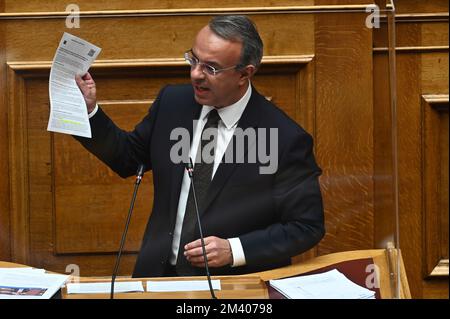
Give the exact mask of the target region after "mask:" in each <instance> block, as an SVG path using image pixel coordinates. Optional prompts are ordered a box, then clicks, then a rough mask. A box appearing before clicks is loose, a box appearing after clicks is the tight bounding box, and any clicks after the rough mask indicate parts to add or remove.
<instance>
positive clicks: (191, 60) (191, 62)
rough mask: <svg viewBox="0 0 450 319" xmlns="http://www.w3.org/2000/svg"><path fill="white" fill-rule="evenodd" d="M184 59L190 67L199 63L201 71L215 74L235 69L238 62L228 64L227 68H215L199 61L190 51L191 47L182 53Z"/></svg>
mask: <svg viewBox="0 0 450 319" xmlns="http://www.w3.org/2000/svg"><path fill="white" fill-rule="evenodd" d="M184 59H185V60H186V62H187V63H189V65H190V66H191V68H192V69H193V68H195V67H196V66H197V65H199V66H200V67H201V69H202V71H203V73H206V74H209V75H212V76H215V75H217V74H218V73H220V72H223V71H227V70H231V69H236V68H237V67H238V66H239V64H236V65H233V66H230V67H228V68H223V69H217V68H215V67H213V66H212V65H209V64H206V63H203V62H200V60H199V59H198V58H197V57H196V56H195V55H194V52H192V49H190V50H188V51H186V52H185V53H184Z"/></svg>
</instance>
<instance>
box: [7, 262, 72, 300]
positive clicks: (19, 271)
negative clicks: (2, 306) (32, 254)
mask: <svg viewBox="0 0 450 319" xmlns="http://www.w3.org/2000/svg"><path fill="white" fill-rule="evenodd" d="M69 277H70V276H68V275H58V274H47V273H45V270H44V269H34V268H0V299H50V298H51V297H52V296H53V295H54V294H55V293H56V292H57V291H58V290H59V289H60V288H61V286H63V285H64V283H65V282H66V281H67V280H68V279H69Z"/></svg>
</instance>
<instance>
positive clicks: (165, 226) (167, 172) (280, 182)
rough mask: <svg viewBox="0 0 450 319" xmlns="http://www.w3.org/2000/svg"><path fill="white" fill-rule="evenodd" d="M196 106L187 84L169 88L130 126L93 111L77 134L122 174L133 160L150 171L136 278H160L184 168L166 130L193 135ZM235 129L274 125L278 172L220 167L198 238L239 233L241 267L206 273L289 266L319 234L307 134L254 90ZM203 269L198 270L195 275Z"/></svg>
mask: <svg viewBox="0 0 450 319" xmlns="http://www.w3.org/2000/svg"><path fill="white" fill-rule="evenodd" d="M201 108H202V106H201V105H199V104H198V103H197V102H196V101H195V99H194V93H193V89H192V86H191V85H177V86H167V87H165V88H164V89H162V90H161V92H160V93H159V95H158V97H157V99H156V100H155V102H154V103H153V105H152V107H151V108H150V110H149V113H148V114H147V115H146V116H145V118H144V119H143V120H142V121H141V122H140V123H139V124H138V125H137V126H136V127H135V129H134V131H132V132H125V131H122V130H120V129H119V128H118V127H116V126H115V124H114V123H113V122H112V121H111V120H110V119H109V118H108V117H107V115H106V114H105V113H104V112H103V111H102V110H101V109H99V111H98V112H97V114H96V115H95V116H94V117H93V118H92V119H91V127H92V136H93V137H92V139H86V138H77V139H78V140H79V141H80V142H81V143H82V144H83V145H84V146H85V147H86V148H87V149H88V150H89V151H90V152H92V153H93V154H95V155H96V156H97V157H98V158H99V159H101V160H102V161H103V162H105V163H106V164H107V165H108V166H109V167H110V168H111V169H113V170H114V171H115V172H117V173H118V174H119V175H120V176H122V177H128V176H131V175H134V174H135V173H136V169H137V166H138V163H144V164H145V166H146V168H147V169H151V170H152V171H153V182H154V202H153V211H152V214H151V217H150V219H149V222H148V224H147V228H146V231H145V235H144V239H143V242H142V246H141V249H140V253H139V256H138V259H137V262H136V266H135V270H134V273H133V276H135V277H151V276H161V275H162V274H163V272H164V269H165V267H166V265H167V263H168V260H169V255H170V251H171V245H172V239H173V231H174V226H175V218H176V213H177V205H178V199H179V195H180V190H181V181H182V177H183V172H184V164H183V163H178V164H177V163H175V164H174V163H172V161H171V159H170V150H171V147H172V146H173V145H174V144H175V143H176V142H177V141H171V140H170V133H171V131H172V130H173V129H175V128H179V127H182V128H187V129H188V130H189V132H190V135H191V136H192V132H193V120H194V119H198V117H199V116H200V111H201ZM238 127H240V128H242V129H247V128H255V129H262V128H276V129H278V154H277V160H278V170H277V171H276V173H274V174H260V170H259V169H260V164H259V163H239V164H236V163H234V164H233V163H222V164H220V165H219V167H218V169H217V172H216V174H215V175H214V178H213V180H212V182H211V186H210V188H209V191H208V194H207V197H206V200H205V205H204V207H202V208H201V221H202V227H203V232H204V236H205V237H206V236H217V237H220V238H232V237H239V238H240V240H241V243H242V246H243V249H244V254H245V258H246V262H247V265H246V266H242V267H234V268H233V267H230V266H227V267H222V268H210V270H211V274H242V273H249V272H255V271H262V270H267V269H271V268H276V267H280V266H285V265H288V264H290V257H292V256H294V255H297V254H299V253H302V252H304V251H306V250H308V249H310V248H312V247H313V246H314V245H316V244H317V243H318V242H319V241H320V239H321V238H322V237H323V236H324V233H325V230H324V219H323V207H322V198H321V193H320V188H319V183H318V176H319V175H320V173H321V170H320V168H319V167H318V166H317V164H316V162H315V159H314V155H313V151H312V149H313V143H312V138H311V136H310V135H309V134H308V133H306V132H305V131H304V130H303V129H302V128H301V127H300V126H299V125H298V124H297V123H295V122H294V121H293V120H291V119H290V118H289V117H288V116H287V115H286V114H284V113H283V112H282V111H281V110H280V109H278V108H277V107H276V106H275V105H273V104H272V103H271V102H269V101H267V99H265V98H264V97H263V96H261V95H260V94H259V93H258V92H257V91H256V90H255V89H254V88H253V93H252V96H251V98H250V101H249V103H248V105H247V107H246V109H245V111H244V113H243V115H242V117H241V119H240V120H239V122H238ZM257 132H258V130H257ZM259 135H260V134H257V139H258V138H260V136H259ZM191 138H192V137H191ZM249 147H252V146H251V145H250V146H248V145H247V146H246V150H247V152H248V148H249ZM268 149H269V148H267V150H268ZM203 274H204V270H203V269H199V275H203Z"/></svg>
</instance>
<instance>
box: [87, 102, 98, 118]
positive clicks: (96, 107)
mask: <svg viewBox="0 0 450 319" xmlns="http://www.w3.org/2000/svg"><path fill="white" fill-rule="evenodd" d="M97 111H98V104H95V108H94V110H93V111H92V112H91V113H89V114H88V117H89V118H91V117H93V116H94V115H95V113H97Z"/></svg>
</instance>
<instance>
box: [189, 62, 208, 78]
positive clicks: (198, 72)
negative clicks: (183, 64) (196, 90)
mask: <svg viewBox="0 0 450 319" xmlns="http://www.w3.org/2000/svg"><path fill="white" fill-rule="evenodd" d="M204 78H205V73H203V67H202V66H201V65H200V64H197V65H196V66H194V67H191V79H193V80H203V79H204Z"/></svg>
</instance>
